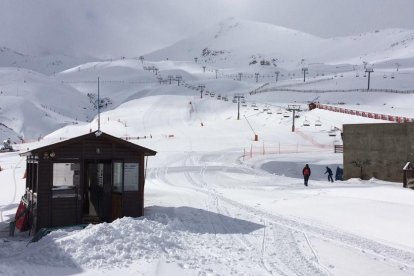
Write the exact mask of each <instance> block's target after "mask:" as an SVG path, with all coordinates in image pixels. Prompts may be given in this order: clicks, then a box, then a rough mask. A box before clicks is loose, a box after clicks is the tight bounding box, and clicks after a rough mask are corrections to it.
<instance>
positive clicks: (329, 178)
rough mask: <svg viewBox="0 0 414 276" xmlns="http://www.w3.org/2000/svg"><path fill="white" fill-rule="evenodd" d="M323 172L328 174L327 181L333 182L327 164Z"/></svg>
mask: <svg viewBox="0 0 414 276" xmlns="http://www.w3.org/2000/svg"><path fill="white" fill-rule="evenodd" d="M325 174H328V181H331V182H334V180H333V178H332V175H333V173H332V170H331V168H329V167H328V166H326V172H325Z"/></svg>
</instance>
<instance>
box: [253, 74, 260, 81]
mask: <svg viewBox="0 0 414 276" xmlns="http://www.w3.org/2000/svg"><path fill="white" fill-rule="evenodd" d="M254 76H255V77H256V82H258V81H259V73H254Z"/></svg>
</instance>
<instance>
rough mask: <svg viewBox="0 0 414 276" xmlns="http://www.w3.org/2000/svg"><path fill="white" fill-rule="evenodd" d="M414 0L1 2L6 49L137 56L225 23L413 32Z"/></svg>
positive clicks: (315, 30)
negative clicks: (232, 19) (242, 21)
mask: <svg viewBox="0 0 414 276" xmlns="http://www.w3.org/2000/svg"><path fill="white" fill-rule="evenodd" d="M413 11H414V1H413V0H135V1H133V0H91V1H88V0H25V1H23V0H0V46H6V47H9V48H12V49H15V50H17V51H21V52H24V53H29V54H33V55H39V54H48V53H63V54H67V55H72V56H93V57H101V58H107V57H119V56H121V55H123V56H138V55H141V54H145V53H148V52H151V51H153V50H156V49H159V48H162V47H165V46H168V45H170V44H171V43H173V42H176V41H178V40H180V39H183V38H185V37H187V36H189V35H192V34H195V33H197V32H199V31H200V30H202V29H204V28H208V27H209V26H211V25H213V24H215V23H217V22H219V21H221V20H223V19H225V18H228V17H235V18H238V19H248V20H256V21H261V22H267V23H272V24H276V25H281V26H284V27H289V28H293V29H298V30H301V31H304V32H308V33H311V34H314V35H318V36H322V37H333V36H343V35H350V34H358V33H361V32H365V31H370V30H375V29H384V28H391V27H399V28H407V29H414V14H413Z"/></svg>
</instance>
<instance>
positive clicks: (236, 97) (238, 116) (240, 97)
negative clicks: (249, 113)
mask: <svg viewBox="0 0 414 276" xmlns="http://www.w3.org/2000/svg"><path fill="white" fill-rule="evenodd" d="M234 98H235V99H237V120H240V99H243V98H244V96H243V94H235V95H234Z"/></svg>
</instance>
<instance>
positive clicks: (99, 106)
mask: <svg viewBox="0 0 414 276" xmlns="http://www.w3.org/2000/svg"><path fill="white" fill-rule="evenodd" d="M98 131H101V98H100V97H99V77H98Z"/></svg>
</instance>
